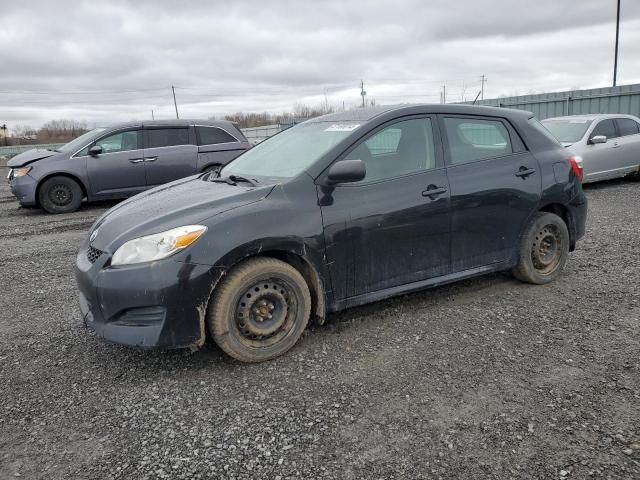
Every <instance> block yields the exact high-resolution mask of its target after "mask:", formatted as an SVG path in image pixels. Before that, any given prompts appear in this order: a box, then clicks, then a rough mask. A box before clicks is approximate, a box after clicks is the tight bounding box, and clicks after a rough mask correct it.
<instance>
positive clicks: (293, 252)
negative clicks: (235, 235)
mask: <svg viewBox="0 0 640 480" xmlns="http://www.w3.org/2000/svg"><path fill="white" fill-rule="evenodd" d="M306 252H307V247H306V245H305V244H304V242H303V241H302V240H299V241H295V240H293V239H287V240H284V241H282V243H275V242H274V241H273V240H271V241H259V242H252V243H251V244H249V245H244V246H242V247H238V248H236V249H234V250H233V251H231V252H230V253H228V254H227V255H225V256H224V257H222V258H221V259H220V261H219V262H217V266H218V267H220V266H222V267H223V268H224V269H225V270H227V271H228V270H229V269H231V268H233V267H234V266H235V265H238V264H239V263H241V262H244V261H245V260H248V259H249V258H255V257H268V258H275V259H277V260H280V261H282V262H285V263H287V264H289V265H291V266H292V267H293V268H295V269H296V270H298V271H299V272H300V274H301V275H302V276H303V278H304V279H305V282H306V283H307V287H308V288H309V292H310V293H311V312H312V315H313V318H312V320H314V321H315V322H316V323H318V324H320V325H322V324H323V323H324V321H325V318H326V310H327V307H326V304H327V301H326V289H325V282H323V280H322V276H321V275H320V273H319V272H318V269H317V268H316V266H315V265H314V264H313V262H312V261H311V260H310V259H309V258H308V256H307V255H306Z"/></svg>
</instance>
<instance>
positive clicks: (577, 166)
mask: <svg viewBox="0 0 640 480" xmlns="http://www.w3.org/2000/svg"><path fill="white" fill-rule="evenodd" d="M569 161H570V162H571V170H573V173H575V174H576V177H578V180H580V181H582V177H584V169H583V168H582V157H581V156H579V155H574V156H573V157H571V158H570V159H569Z"/></svg>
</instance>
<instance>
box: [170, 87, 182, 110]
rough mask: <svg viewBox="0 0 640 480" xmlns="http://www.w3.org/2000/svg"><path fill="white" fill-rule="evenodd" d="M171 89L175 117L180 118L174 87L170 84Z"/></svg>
mask: <svg viewBox="0 0 640 480" xmlns="http://www.w3.org/2000/svg"><path fill="white" fill-rule="evenodd" d="M171 91H172V92H173V106H174V107H176V118H180V115H178V103H177V102H176V87H174V86H173V85H171Z"/></svg>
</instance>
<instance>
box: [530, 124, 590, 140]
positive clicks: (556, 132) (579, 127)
mask: <svg viewBox="0 0 640 480" xmlns="http://www.w3.org/2000/svg"><path fill="white" fill-rule="evenodd" d="M591 122H592V120H588V119H585V118H563V119H557V120H553V119H549V120H543V121H542V125H544V126H545V127H546V129H547V130H549V131H550V132H551V135H553V136H554V137H556V138H557V139H558V141H559V142H562V143H575V142H577V141H578V140H580V139H581V138H582V137H583V136H584V134H585V133H586V131H587V128H589V125H591Z"/></svg>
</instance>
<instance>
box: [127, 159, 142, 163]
mask: <svg viewBox="0 0 640 480" xmlns="http://www.w3.org/2000/svg"><path fill="white" fill-rule="evenodd" d="M129 161H130V162H131V163H141V162H144V158H130V159H129Z"/></svg>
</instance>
